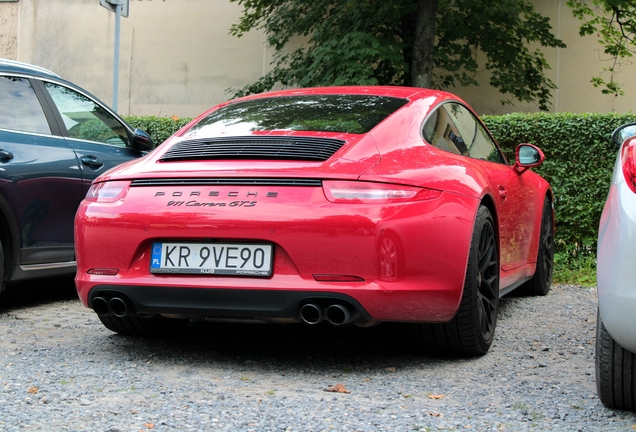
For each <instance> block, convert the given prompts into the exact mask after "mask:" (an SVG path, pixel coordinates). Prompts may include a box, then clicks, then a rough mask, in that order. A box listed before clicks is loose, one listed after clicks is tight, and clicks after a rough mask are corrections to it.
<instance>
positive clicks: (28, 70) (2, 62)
mask: <svg viewBox="0 0 636 432" xmlns="http://www.w3.org/2000/svg"><path fill="white" fill-rule="evenodd" d="M0 72H12V73H23V74H28V75H38V76H47V77H51V78H59V77H60V76H59V75H57V74H56V73H54V72H51V71H50V70H48V69H44V68H43V67H40V66H35V65H31V64H28V63H23V62H19V61H15V60H8V59H3V58H0Z"/></svg>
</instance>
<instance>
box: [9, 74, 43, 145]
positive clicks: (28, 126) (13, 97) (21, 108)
mask: <svg viewBox="0 0 636 432" xmlns="http://www.w3.org/2000/svg"><path fill="white" fill-rule="evenodd" d="M0 128H3V129H11V130H16V131H23V132H32V133H40V134H46V135H50V134H51V128H50V127H49V123H48V122H47V120H46V116H45V115H44V111H43V110H42V105H40V101H39V100H38V98H37V96H36V95H35V92H34V91H33V87H31V83H30V82H29V80H28V79H26V78H18V77H9V76H1V77H0Z"/></svg>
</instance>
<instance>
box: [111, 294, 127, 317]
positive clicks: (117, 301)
mask: <svg viewBox="0 0 636 432" xmlns="http://www.w3.org/2000/svg"><path fill="white" fill-rule="evenodd" d="M108 307H109V308H110V311H111V312H112V313H113V315H115V316H116V317H117V318H123V317H125V316H126V315H130V314H131V313H132V312H133V307H132V305H131V304H130V301H129V300H128V299H126V298H122V297H113V298H112V299H110V301H109V302H108Z"/></svg>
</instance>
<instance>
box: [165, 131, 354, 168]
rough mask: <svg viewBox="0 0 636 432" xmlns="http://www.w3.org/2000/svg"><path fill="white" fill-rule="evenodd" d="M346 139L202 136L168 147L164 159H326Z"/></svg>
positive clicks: (170, 160)
mask: <svg viewBox="0 0 636 432" xmlns="http://www.w3.org/2000/svg"><path fill="white" fill-rule="evenodd" d="M344 144H345V141H343V140H339V139H333V138H315V137H296V136H258V137H257V136H250V137H224V138H202V139H194V140H187V141H181V142H179V143H177V144H175V145H174V146H173V147H172V148H171V149H170V150H168V151H167V152H166V153H165V154H164V155H163V156H162V157H161V158H160V159H159V160H160V161H161V162H174V161H188V160H236V159H241V160H294V161H315V162H322V161H326V160H327V159H329V158H330V157H331V156H333V154H334V153H335V152H337V151H338V150H339V149H340V148H341V147H342V146H343V145H344Z"/></svg>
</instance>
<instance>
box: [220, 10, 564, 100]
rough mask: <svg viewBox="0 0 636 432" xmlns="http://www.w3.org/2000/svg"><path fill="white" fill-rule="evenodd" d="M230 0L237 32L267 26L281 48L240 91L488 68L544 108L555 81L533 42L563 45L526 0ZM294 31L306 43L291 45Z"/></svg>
mask: <svg viewBox="0 0 636 432" xmlns="http://www.w3.org/2000/svg"><path fill="white" fill-rule="evenodd" d="M230 1H232V2H236V3H239V4H240V5H242V6H243V9H244V10H243V15H242V16H241V18H240V20H239V22H238V23H236V24H234V25H233V26H232V28H231V30H230V33H231V34H233V35H235V36H238V37H240V36H242V35H243V34H245V33H246V32H248V31H250V30H253V29H261V30H264V31H265V33H266V35H267V43H268V45H269V46H270V47H272V48H273V49H274V50H275V55H274V60H273V63H272V64H273V66H274V67H273V69H272V70H271V71H270V72H269V73H267V74H266V75H265V76H263V77H261V78H260V79H259V80H258V81H256V82H255V83H252V84H250V85H247V86H245V87H244V88H243V89H240V90H235V91H234V94H235V96H241V95H245V94H250V93H258V92H262V91H265V90H269V89H271V88H273V87H274V86H282V87H292V86H297V87H309V86H324V85H356V84H371V85H374V84H378V85H414V86H426V87H429V86H430V87H433V88H449V87H452V86H456V85H462V86H466V85H477V81H476V79H475V75H476V73H477V72H479V71H480V68H481V67H485V69H486V70H487V71H489V72H490V84H491V85H492V86H494V87H496V88H498V89H499V91H500V92H501V93H502V94H503V95H504V96H503V97H504V100H503V101H502V103H511V99H513V98H514V99H516V100H519V101H526V102H534V103H537V104H538V105H539V107H540V108H541V109H543V110H546V109H547V108H548V105H549V98H550V92H551V90H553V89H554V88H555V86H554V83H553V82H552V81H551V80H549V79H548V78H547V77H546V76H545V71H546V70H547V69H549V65H548V63H547V62H546V60H545V57H544V55H543V53H542V52H541V50H540V49H539V48H534V49H532V48H530V45H533V46H536V47H539V46H541V47H565V45H564V44H563V42H561V41H560V40H559V39H557V38H556V37H555V36H554V35H553V34H552V27H551V26H550V23H549V19H548V18H546V17H544V16H542V15H541V14H539V13H538V12H537V11H536V10H535V8H534V6H533V5H532V4H531V3H530V1H529V0H498V1H497V2H492V1H488V0H394V1H390V2H389V1H386V0H230ZM431 13H433V14H434V15H433V17H432V18H433V19H432V20H430V19H429V18H430V16H431ZM431 30H433V31H431ZM297 37H300V38H302V40H304V41H305V43H304V44H302V46H301V47H300V48H298V49H295V50H286V49H285V48H286V47H289V43H290V42H291V41H293V40H294V38H297ZM427 52H430V53H431V55H430V56H427V55H426V53H427ZM422 53H424V55H422ZM478 53H481V54H480V57H479V61H478Z"/></svg>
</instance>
